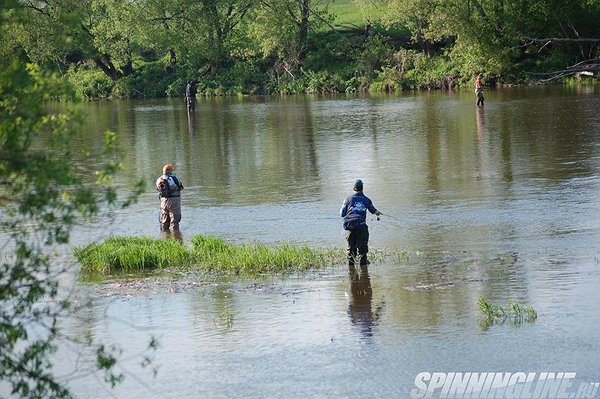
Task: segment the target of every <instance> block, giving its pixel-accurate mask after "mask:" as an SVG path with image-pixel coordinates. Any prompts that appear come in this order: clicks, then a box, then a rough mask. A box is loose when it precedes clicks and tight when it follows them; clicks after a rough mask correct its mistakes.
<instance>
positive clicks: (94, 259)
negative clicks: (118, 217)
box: [75, 237, 193, 274]
mask: <svg viewBox="0 0 600 399" xmlns="http://www.w3.org/2000/svg"><path fill="white" fill-rule="evenodd" d="M75 257H76V258H77V260H78V261H79V263H81V268H82V270H83V271H84V272H87V273H101V274H111V273H114V272H126V273H135V272H143V271H145V270H149V269H159V270H160V269H165V268H168V267H169V268H170V267H185V266H190V265H191V263H192V261H193V257H192V256H191V254H190V253H189V251H188V250H187V249H186V248H185V247H184V246H183V245H182V244H181V243H180V242H179V241H177V240H158V239H152V238H148V237H111V238H108V239H107V240H105V241H104V242H102V243H95V244H90V245H85V246H81V247H77V248H76V249H75Z"/></svg>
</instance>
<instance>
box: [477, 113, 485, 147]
mask: <svg viewBox="0 0 600 399" xmlns="http://www.w3.org/2000/svg"><path fill="white" fill-rule="evenodd" d="M475 112H476V119H477V138H478V139H479V141H481V140H482V139H483V128H484V127H485V122H484V120H483V107H477V109H476V110H475Z"/></svg>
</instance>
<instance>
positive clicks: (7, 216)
mask: <svg viewBox="0 0 600 399" xmlns="http://www.w3.org/2000/svg"><path fill="white" fill-rule="evenodd" d="M73 97H74V93H73V91H72V89H71V87H70V86H68V85H67V84H65V82H64V81H63V80H61V79H60V78H58V77H56V76H52V75H47V74H44V73H42V72H40V69H39V68H38V67H37V66H36V65H34V64H25V63H24V62H23V61H21V60H20V59H19V58H17V57H12V58H0V211H1V213H0V236H2V240H3V242H4V244H3V245H2V246H1V247H0V251H1V253H0V255H2V257H1V261H0V381H1V382H3V383H6V384H7V385H8V386H10V387H11V392H10V394H11V396H15V397H16V396H20V397H27V398H42V397H44V398H47V397H59V398H63V397H70V393H69V391H68V389H67V387H65V386H63V385H61V383H59V382H58V381H57V379H56V377H55V376H54V374H53V371H52V370H53V368H52V357H51V355H52V354H53V353H54V352H55V351H56V349H57V340H59V339H62V338H63V337H64V335H63V334H62V333H61V328H60V327H61V326H60V320H61V318H62V317H63V316H65V315H67V314H69V312H70V311H71V310H70V307H69V301H68V297H66V298H65V295H64V294H62V293H61V292H60V289H59V288H60V287H59V283H58V281H59V279H58V277H59V275H60V274H61V273H63V272H64V271H65V269H64V266H60V265H58V264H57V262H55V261H54V259H53V255H52V254H53V253H54V251H55V249H57V247H58V246H59V245H62V244H66V243H68V242H69V237H70V232H71V228H72V227H73V225H74V224H75V223H77V222H80V221H82V220H87V219H89V218H90V217H92V216H94V215H97V214H98V213H99V211H100V209H101V204H108V205H110V207H109V208H111V207H112V208H114V207H117V206H120V205H122V204H119V203H118V201H117V196H116V191H115V190H114V188H112V187H111V186H110V183H111V182H112V178H111V177H112V176H113V175H114V174H115V173H117V172H118V171H119V170H120V169H121V168H122V166H121V164H120V161H119V157H118V153H117V151H116V146H115V145H114V144H115V142H114V138H112V135H111V134H108V135H107V142H106V152H105V153H103V154H100V155H101V156H102V157H103V162H99V163H98V164H99V165H101V166H100V168H101V169H100V170H99V171H98V172H97V184H96V185H94V186H92V185H90V184H87V183H84V180H85V179H88V178H89V176H84V175H81V174H79V173H78V172H77V171H76V169H75V167H74V165H73V164H72V159H73V158H74V157H75V151H76V150H77V149H76V148H73V147H74V146H73V145H72V139H73V138H74V137H75V136H76V135H77V132H78V129H79V128H80V118H78V117H77V116H76V114H75V113H74V112H71V111H69V110H68V109H67V107H66V104H65V106H64V107H61V109H67V111H52V110H49V107H48V106H47V105H48V102H49V101H51V100H55V99H57V98H73ZM42 141H43V142H44V146H41V145H39V144H38V143H39V142H42ZM136 195H137V191H136V192H134V193H132V196H131V197H130V198H129V199H126V200H125V202H126V203H131V202H132V201H134V200H135V198H136ZM92 344H93V343H90V345H92ZM101 355H102V356H101ZM107 356H108V355H106V351H102V352H98V357H99V358H100V357H104V359H106V358H107ZM99 365H101V366H102V368H103V369H104V370H107V369H108V370H110V369H111V368H112V367H113V366H114V365H113V364H109V363H106V362H102V363H99ZM109 366H110V367H109Z"/></svg>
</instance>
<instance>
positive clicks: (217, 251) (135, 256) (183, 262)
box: [75, 235, 345, 274]
mask: <svg viewBox="0 0 600 399" xmlns="http://www.w3.org/2000/svg"><path fill="white" fill-rule="evenodd" d="M75 257H76V258H77V260H78V261H79V262H80V263H81V268H82V270H83V271H84V272H86V273H101V274H113V273H120V272H124V273H138V272H144V271H148V270H164V269H188V270H189V269H192V270H193V269H198V270H201V271H206V272H214V273H224V274H261V273H284V272H291V271H302V270H309V269H320V268H323V267H326V266H329V265H333V264H336V263H342V262H343V261H344V259H345V251H344V250H343V249H341V248H338V249H325V248H310V247H308V246H306V245H293V244H290V243H282V244H259V243H243V244H234V243H229V242H227V241H225V240H223V239H221V238H218V237H212V236H204V235H197V236H194V237H192V239H191V247H187V246H185V245H184V244H183V243H181V242H180V241H177V240H162V239H154V238H148V237H111V238H108V239H106V240H105V241H103V242H101V243H94V244H89V245H84V246H80V247H77V248H76V249H75Z"/></svg>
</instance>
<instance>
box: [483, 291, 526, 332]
mask: <svg viewBox="0 0 600 399" xmlns="http://www.w3.org/2000/svg"><path fill="white" fill-rule="evenodd" d="M477 304H478V305H479V310H480V311H481V313H482V314H483V320H482V323H481V326H482V328H483V329H488V328H489V327H490V326H492V325H493V324H503V323H504V322H506V321H507V320H510V321H511V322H512V323H513V325H515V326H519V325H521V324H523V323H524V322H525V323H533V322H534V321H535V320H536V319H537V312H536V311H535V309H533V308H532V307H531V306H526V307H525V306H522V305H521V304H519V303H518V302H515V301H512V300H509V301H508V304H507V305H506V306H505V307H502V306H499V305H495V304H492V303H490V302H488V301H487V300H486V299H485V298H483V297H481V298H479V300H478V301H477Z"/></svg>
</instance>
